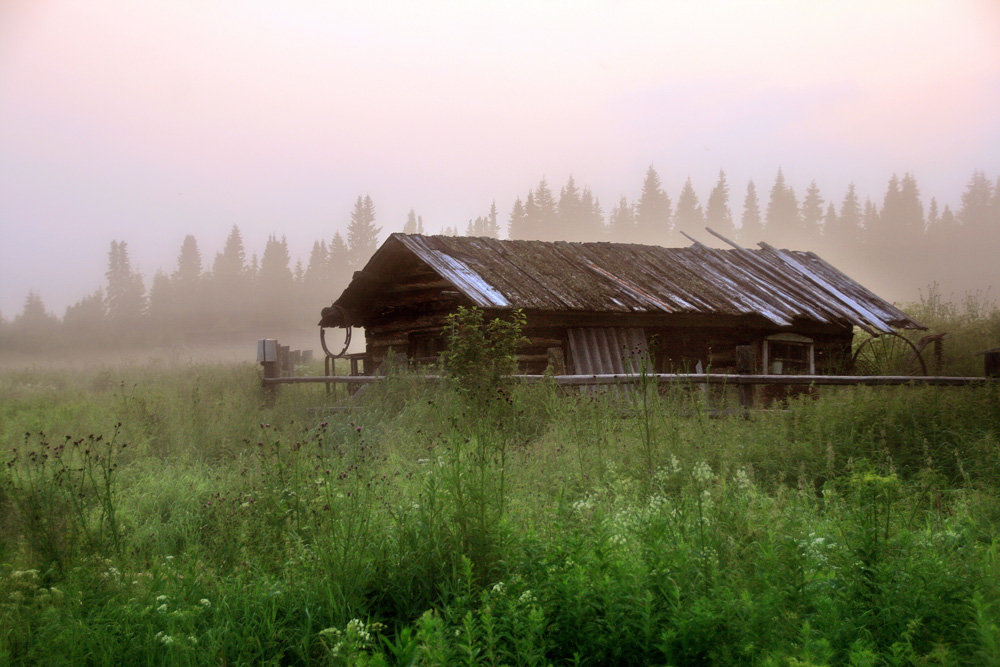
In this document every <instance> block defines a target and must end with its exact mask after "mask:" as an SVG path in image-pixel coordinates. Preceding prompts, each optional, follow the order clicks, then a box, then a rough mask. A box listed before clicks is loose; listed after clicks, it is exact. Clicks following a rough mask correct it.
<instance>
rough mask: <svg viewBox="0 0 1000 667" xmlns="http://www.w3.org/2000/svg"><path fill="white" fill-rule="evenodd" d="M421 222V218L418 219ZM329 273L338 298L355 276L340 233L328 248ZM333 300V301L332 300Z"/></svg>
mask: <svg viewBox="0 0 1000 667" xmlns="http://www.w3.org/2000/svg"><path fill="white" fill-rule="evenodd" d="M418 221H419V218H418ZM326 261H327V271H328V272H329V273H328V275H329V280H330V290H329V291H330V293H331V294H333V296H337V295H339V294H340V292H341V291H342V290H343V289H344V288H345V287H347V285H348V283H350V281H351V276H352V275H353V269H352V268H351V251H350V250H349V249H348V248H347V242H346V241H344V237H343V236H341V234H340V232H337V233H336V234H334V235H333V239H331V240H330V245H329V246H327V260H326ZM331 300H332V299H331Z"/></svg>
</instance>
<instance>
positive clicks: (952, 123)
mask: <svg viewBox="0 0 1000 667" xmlns="http://www.w3.org/2000/svg"><path fill="white" fill-rule="evenodd" d="M367 4H368V3H357V2H350V3H348V2H319V1H318V0H316V1H314V2H310V1H306V0H301V1H296V2H293V3H276V2H272V1H264V0H260V1H249V0H239V1H237V0H213V1H212V2H204V1H203V0H172V1H171V2H169V3H164V2H154V1H153V0H146V1H137V2H117V1H114V0H88V2H85V3H80V2H73V1H71V0H12V1H10V2H6V3H3V4H0V313H2V314H3V316H4V317H5V318H6V319H8V320H9V319H11V318H12V317H13V316H15V315H16V314H17V313H18V312H20V310H21V306H22V304H23V301H24V298H25V295H26V293H27V292H28V290H29V289H35V290H37V291H38V292H40V294H41V296H42V298H43V300H44V301H45V304H46V305H47V306H48V307H49V309H50V310H52V311H53V312H55V313H56V314H58V315H62V312H63V310H64V309H65V307H66V305H68V304H69V303H72V302H74V301H76V300H77V299H79V298H80V297H82V296H83V295H84V294H86V293H88V292H89V291H91V290H93V289H94V288H96V287H98V286H100V285H101V284H103V273H104V270H105V268H106V262H107V250H108V246H109V244H110V242H111V241H112V240H121V241H126V242H127V243H128V247H129V251H130V254H131V258H132V260H133V263H135V264H138V266H139V268H140V269H141V270H142V271H143V273H144V274H145V275H146V277H147V286H148V281H149V279H150V278H151V276H152V274H153V273H154V272H155V271H156V270H157V269H159V268H163V269H166V270H168V271H169V270H172V269H173V268H174V267H173V264H174V262H175V260H176V257H177V253H178V250H179V248H180V244H181V241H182V240H183V238H184V236H185V235H186V234H194V235H195V236H196V237H197V239H198V242H199V245H200V248H201V250H202V253H203V256H204V261H205V263H206V265H208V266H210V264H211V260H212V256H213V255H214V253H215V252H217V251H218V250H220V249H221V247H222V245H223V241H224V239H225V237H226V235H227V234H228V232H229V229H230V228H231V227H232V225H233V224H238V225H239V226H240V228H241V230H242V231H243V235H244V241H245V243H246V245H247V249H248V251H256V252H260V251H261V250H262V249H263V245H264V241H265V240H266V237H267V235H268V234H270V233H277V234H283V235H286V236H287V237H288V240H289V245H290V249H291V251H292V254H293V257H297V258H302V259H303V260H305V259H306V257H307V253H308V250H309V248H310V246H311V244H312V242H313V241H314V240H316V239H319V238H329V237H331V236H332V235H333V233H334V232H335V231H337V230H338V229H340V230H343V229H344V227H345V226H346V223H347V220H348V217H349V213H350V210H351V207H352V204H353V202H354V200H355V199H356V197H357V196H358V195H359V194H364V193H367V194H370V195H371V197H372V198H373V200H374V201H375V204H376V209H377V216H378V224H380V225H381V226H382V227H383V233H388V232H390V231H397V230H399V229H400V228H401V227H402V225H403V222H404V221H405V219H406V213H407V211H408V210H409V209H410V208H413V209H415V210H416V212H417V213H418V214H420V215H421V216H423V219H424V222H425V225H426V227H427V229H428V232H430V233H436V232H437V231H439V230H440V229H441V227H443V226H444V225H449V226H451V225H455V226H458V227H459V228H460V229H463V228H464V226H465V223H466V221H467V220H469V219H470V218H474V217H476V216H479V215H484V214H485V213H486V212H487V210H488V209H489V205H490V202H491V201H493V200H496V202H497V206H498V209H499V210H500V213H501V218H502V220H503V221H504V222H506V218H507V214H508V212H509V210H510V207H511V205H512V203H513V200H514V198H515V197H517V196H522V197H523V196H524V194H525V193H526V192H527V190H528V189H529V188H532V187H534V186H535V185H536V184H537V182H538V180H539V179H540V178H542V177H545V178H547V180H548V182H549V185H550V186H551V187H552V188H553V190H555V191H556V192H558V188H559V187H561V186H562V185H563V184H564V183H565V181H566V179H567V177H568V176H569V175H570V174H572V175H573V176H574V177H575V179H576V182H577V183H578V184H579V185H581V186H582V185H589V186H590V187H591V188H592V189H593V190H594V193H595V194H596V195H597V196H598V197H599V198H600V200H601V203H602V204H603V206H604V209H605V212H607V211H608V210H609V209H610V208H611V207H612V206H613V204H614V203H616V202H617V200H618V198H619V197H620V196H621V195H626V196H628V197H629V199H635V198H638V195H639V189H640V186H641V183H642V177H643V175H644V173H645V170H646V168H647V166H649V165H650V164H653V165H654V166H655V167H656V169H657V171H658V172H659V173H660V176H661V178H662V180H663V183H664V185H665V187H666V189H667V191H668V194H670V196H671V198H672V199H673V200H674V201H675V202H676V199H677V194H678V192H679V190H680V187H681V186H682V185H683V183H684V180H685V179H686V178H687V177H688V176H690V177H691V178H692V182H693V184H694V186H695V188H696V190H697V191H698V194H699V197H700V198H701V199H702V202H704V201H705V199H706V198H707V195H708V192H709V190H710V189H711V187H712V185H713V184H714V183H715V180H716V177H717V174H718V171H719V169H720V168H721V169H725V170H726V173H727V176H728V180H729V183H730V188H731V196H732V201H731V205H732V207H733V209H734V212H735V213H736V216H737V218H738V211H739V208H740V207H741V205H742V196H743V192H744V190H745V187H746V182H747V180H748V179H751V178H752V179H754V181H755V183H756V185H757V187H758V192H760V193H761V195H762V196H763V197H764V202H763V203H764V204H766V194H767V190H768V189H769V188H770V186H771V184H772V183H773V181H774V176H775V173H776V172H777V169H778V168H779V167H781V168H782V169H783V171H784V173H785V175H786V177H787V178H788V181H789V183H790V185H792V186H793V187H794V188H795V190H796V192H797V193H798V194H799V195H800V197H801V195H802V193H803V192H804V190H805V187H806V185H808V183H809V181H810V180H813V179H815V180H816V181H817V183H818V184H819V186H820V188H821V190H822V193H823V195H824V196H825V197H826V199H827V200H828V201H834V202H835V203H837V204H838V205H839V202H840V200H841V199H842V197H843V193H844V191H845V189H846V187H847V184H848V182H849V181H854V182H855V183H856V184H857V186H858V191H859V194H860V195H861V196H862V198H863V197H865V196H871V197H872V198H873V199H874V200H875V201H876V202H877V203H881V197H882V195H883V193H884V191H885V185H886V182H887V181H888V179H889V177H890V176H891V175H892V174H893V173H897V174H900V175H902V174H903V173H904V172H912V173H914V174H915V175H916V177H917V180H918V183H919V184H920V186H921V190H922V195H923V197H924V199H925V201H928V200H929V199H930V197H931V196H936V197H938V199H939V202H940V203H941V204H942V205H943V204H945V203H950V204H951V205H952V206H953V208H955V207H957V205H958V203H959V201H958V198H959V196H960V195H961V192H962V190H963V188H964V186H965V183H966V181H967V180H968V178H969V176H970V175H971V173H972V171H973V170H974V169H982V170H984V171H986V173H987V175H988V176H990V177H991V178H996V176H997V175H998V174H1000V121H998V118H1000V9H998V7H1000V5H998V4H997V3H995V2H991V1H988V0H984V1H982V2H978V1H971V0H970V1H957V0H948V1H941V2H921V1H920V0H908V1H902V0H901V1H899V2H895V1H892V2H890V1H884V2H871V1H868V2H846V1H842V0H837V1H831V2H822V1H815V2H793V1H789V2H754V3H749V2H742V1H733V2H679V1H678V2H583V1H576V2H545V3H537V2H531V1H527V2H507V3H492V4H490V5H488V6H486V3H465V2H444V1H435V2H427V1H423V2H413V3H372V4H374V6H371V7H369V6H364V5H367Z"/></svg>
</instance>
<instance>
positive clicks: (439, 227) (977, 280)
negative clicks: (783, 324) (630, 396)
mask: <svg viewBox="0 0 1000 667" xmlns="http://www.w3.org/2000/svg"><path fill="white" fill-rule="evenodd" d="M556 190H557V188H556V187H555V186H553V185H550V184H549V183H548V182H547V181H546V180H545V179H544V178H543V179H542V180H541V181H539V182H538V184H537V185H535V186H534V187H532V188H530V189H529V190H528V191H527V193H525V194H524V195H523V196H520V197H517V198H516V200H515V201H514V202H513V204H512V205H511V207H510V209H509V213H508V214H507V215H506V216H505V215H503V214H502V213H500V212H499V211H498V210H497V204H496V202H495V201H494V202H492V203H491V204H490V205H489V206H488V207H485V206H484V213H483V215H480V216H477V217H475V218H471V219H469V220H468V221H467V223H466V224H465V225H456V224H453V221H433V222H426V223H425V221H424V220H423V218H422V216H420V215H418V214H417V212H416V211H414V210H411V211H410V212H409V215H408V216H407V218H406V220H405V221H404V220H400V221H395V220H384V219H379V218H378V217H377V208H376V204H375V202H373V201H372V199H371V197H369V196H367V195H364V196H359V197H358V198H357V201H356V202H355V203H354V206H353V209H352V210H351V212H350V216H349V221H348V222H347V225H346V228H345V233H341V232H340V231H337V232H336V233H333V234H332V235H331V236H330V237H328V238H322V239H318V240H316V241H315V243H314V244H313V246H312V250H311V252H310V253H309V256H308V257H305V258H293V257H292V256H291V255H290V253H289V249H288V244H287V242H286V240H285V238H284V237H283V236H280V235H272V236H269V237H268V238H267V239H266V242H265V243H264V246H263V249H262V251H260V252H259V253H258V250H257V247H256V246H252V245H250V244H251V242H252V240H251V239H245V238H244V236H243V234H242V232H241V231H240V228H239V226H238V225H234V226H233V228H232V230H231V231H230V233H229V236H228V238H227V240H226V242H225V245H224V247H223V248H222V249H221V250H218V251H217V252H215V253H214V255H213V254H212V253H211V251H208V252H207V253H206V252H205V250H203V249H202V248H201V247H200V246H199V244H198V240H197V238H196V237H195V236H194V235H188V236H186V237H185V238H184V240H183V243H182V244H181V246H180V248H179V249H178V255H177V261H176V264H175V265H174V266H173V267H171V268H170V269H169V270H160V271H158V272H157V273H156V274H155V275H153V276H152V278H151V279H147V278H146V277H144V276H143V275H141V274H140V273H139V272H138V271H137V270H136V269H135V268H134V266H133V264H132V262H131V261H130V259H129V246H128V243H129V242H128V241H124V240H122V241H119V240H113V241H111V242H110V249H109V251H108V257H107V270H106V272H105V278H106V281H105V283H104V285H102V286H96V285H95V286H94V290H93V291H92V292H90V293H89V294H87V295H86V296H84V297H83V298H81V299H80V300H79V301H77V302H76V303H74V304H72V305H70V306H69V307H67V308H66V311H65V313H64V314H63V315H62V317H59V316H58V315H56V314H53V313H51V312H50V311H49V309H48V308H47V307H46V306H45V303H44V301H43V298H42V296H41V295H39V294H38V293H36V292H34V291H32V292H29V294H28V295H27V296H26V298H25V301H24V305H23V309H22V311H21V312H20V313H19V314H16V315H14V316H13V317H4V315H5V314H0V349H3V350H10V351H18V352H35V351H43V350H46V349H49V348H51V347H53V346H55V345H59V344H65V343H67V342H72V344H73V345H74V346H75V347H76V348H77V349H79V348H81V347H84V348H86V347H90V348H101V347H110V346H121V345H129V344H135V343H138V342H140V341H142V342H144V343H154V344H198V343H199V342H204V341H209V340H211V341H218V340H225V339H231V340H237V339H242V338H246V337H247V336H250V337H259V336H261V335H268V334H269V333H270V332H274V331H283V330H288V329H299V330H306V329H308V328H310V327H311V325H312V324H313V323H314V321H315V320H316V319H317V317H318V313H319V310H320V308H322V307H323V306H324V305H327V304H329V303H330V302H331V301H332V300H333V299H334V298H336V297H337V296H338V295H339V294H340V291H341V290H342V289H343V288H344V287H345V286H346V285H347V283H348V281H349V280H350V277H351V275H352V274H353V272H354V271H356V270H358V269H360V268H361V267H362V266H363V265H364V264H365V262H366V261H367V260H368V258H369V257H370V256H371V254H372V252H373V251H374V250H375V249H376V248H377V246H378V243H379V239H380V234H382V232H383V230H385V231H386V232H388V231H396V230H401V231H404V232H408V233H426V234H435V233H443V234H452V235H459V234H464V235H472V236H491V237H496V238H513V239H539V240H567V241H616V242H632V243H649V244H656V245H665V246H686V245H688V244H689V243H690V240H689V239H687V238H686V237H685V236H684V234H683V233H686V234H690V235H692V236H694V237H695V238H697V239H698V240H699V241H700V242H703V243H707V244H710V245H716V246H722V245H724V244H723V243H722V241H719V240H718V239H716V238H714V237H712V236H710V235H709V234H707V233H706V232H705V231H704V228H705V227H706V226H708V227H710V228H712V229H713V230H715V231H717V232H718V233H720V234H721V235H723V236H725V237H726V238H729V239H731V240H733V241H735V242H737V243H739V244H741V245H744V246H749V247H754V246H755V245H756V244H757V243H758V242H759V241H764V242H767V243H770V244H772V245H775V246H778V247H782V248H792V249H800V250H812V251H814V252H816V253H817V254H819V255H820V256H821V257H823V258H824V259H826V260H827V261H828V262H830V263H832V264H834V265H835V266H837V267H838V268H840V269H842V270H843V271H845V272H846V273H847V274H848V275H850V276H852V277H854V278H855V279H856V280H858V281H859V282H861V283H862V284H864V285H866V286H868V287H870V288H872V289H873V290H875V291H876V292H878V293H879V294H880V295H882V296H885V297H887V298H889V299H891V300H897V301H913V300H916V299H917V298H918V296H919V295H920V294H921V293H923V292H926V291H927V290H929V289H933V288H932V286H933V285H938V286H940V289H943V290H945V291H947V292H948V293H949V294H950V295H951V296H956V295H958V296H960V295H961V294H963V293H967V292H970V291H979V292H981V291H983V290H989V289H990V288H991V287H996V286H998V285H1000V269H998V268H997V264H996V261H995V254H996V249H997V248H1000V179H997V180H993V179H992V177H990V176H988V175H987V174H985V173H983V172H981V171H976V172H974V173H973V174H972V175H971V177H970V178H969V180H968V182H967V185H966V187H965V190H964V191H963V192H962V193H961V197H960V200H959V201H960V204H959V205H958V207H957V209H956V210H953V209H952V208H951V207H950V206H948V205H944V206H941V205H940V204H939V203H938V201H937V199H936V198H933V197H932V198H930V199H927V198H926V196H925V195H924V193H922V192H921V189H920V186H919V185H918V183H917V179H916V177H915V176H914V175H913V174H909V173H907V174H904V175H903V176H902V177H899V176H897V175H893V176H892V177H891V178H890V179H889V181H888V184H887V186H886V189H885V193H884V195H883V196H882V197H881V198H880V199H877V200H876V199H872V198H865V199H864V200H862V198H861V197H860V196H859V195H858V193H857V192H856V190H855V187H854V185H853V184H852V185H850V186H848V188H847V190H846V192H843V193H824V192H823V191H822V190H821V188H820V187H819V185H818V184H817V183H816V182H815V181H813V182H812V183H810V185H809V186H808V187H807V188H806V189H805V191H802V192H796V191H795V190H794V189H793V187H791V186H790V185H789V184H788V182H787V180H786V176H785V174H784V173H783V172H782V171H781V170H780V169H779V170H778V172H777V174H776V176H775V179H774V182H773V184H771V185H770V187H768V186H767V185H766V184H756V183H754V182H753V181H750V182H748V183H746V184H745V185H744V184H732V183H730V182H729V180H728V179H727V176H726V174H725V172H724V171H720V172H719V175H718V179H717V181H716V183H715V185H714V186H713V187H712V188H711V191H710V192H708V193H707V195H706V193H700V194H699V193H698V192H696V191H695V189H694V187H693V186H692V184H691V181H690V179H688V180H687V181H686V182H685V183H683V184H680V187H679V189H678V188H677V187H676V184H675V186H674V187H669V186H668V185H665V184H664V183H663V182H662V181H661V179H660V177H659V175H658V173H657V172H656V170H655V169H654V168H653V167H652V166H650V167H649V168H648V170H647V171H646V174H645V176H644V178H643V179H642V183H641V187H639V188H638V189H637V192H636V193H635V194H633V196H632V197H631V198H630V197H628V196H626V195H622V196H621V197H620V198H619V199H618V200H617V201H614V202H603V203H602V202H601V201H600V200H599V199H598V198H597V197H596V196H595V195H594V193H593V191H592V190H591V188H590V187H589V186H586V185H583V186H581V185H580V184H578V183H577V182H576V181H575V180H574V178H573V177H572V176H570V177H569V178H568V180H567V181H566V183H565V184H564V185H562V186H561V187H558V192H557V191H556ZM668 192H676V193H677V194H676V196H672V195H671V194H668ZM131 242H132V243H136V242H141V239H140V240H139V241H137V240H132V241H131ZM987 295H988V296H990V295H989V293H988V292H987Z"/></svg>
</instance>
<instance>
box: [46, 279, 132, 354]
mask: <svg viewBox="0 0 1000 667" xmlns="http://www.w3.org/2000/svg"><path fill="white" fill-rule="evenodd" d="M150 307H152V303H150ZM106 315H107V313H106V312H105V308H104V292H103V291H102V290H101V289H100V288H98V289H96V290H95V291H93V292H91V293H90V294H88V295H87V296H85V297H83V298H82V299H80V300H79V301H77V302H76V303H74V304H73V305H71V306H67V307H66V314H65V315H63V319H62V330H63V332H64V337H65V338H67V339H68V340H72V341H74V342H75V343H77V344H79V343H84V344H87V345H96V344H98V343H99V342H100V339H101V331H103V330H104V325H105V317H106Z"/></svg>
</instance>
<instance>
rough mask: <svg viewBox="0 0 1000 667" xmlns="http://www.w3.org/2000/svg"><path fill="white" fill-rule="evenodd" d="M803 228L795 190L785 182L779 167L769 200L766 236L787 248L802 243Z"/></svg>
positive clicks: (772, 241)
mask: <svg viewBox="0 0 1000 667" xmlns="http://www.w3.org/2000/svg"><path fill="white" fill-rule="evenodd" d="M801 230H802V223H801V219H800V217H799V206H798V201H797V200H796V198H795V191H794V190H792V188H791V187H789V186H788V185H787V184H786V183H785V175H784V173H782V171H781V169H780V168H779V169H778V175H777V177H776V178H775V179H774V185H773V186H772V187H771V196H770V198H769V199H768V202H767V226H766V228H765V236H766V237H767V238H768V240H769V241H770V242H771V243H774V244H776V245H778V246H779V247H782V248H787V247H793V246H795V245H798V244H799V243H800V239H801V236H802V233H801Z"/></svg>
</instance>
